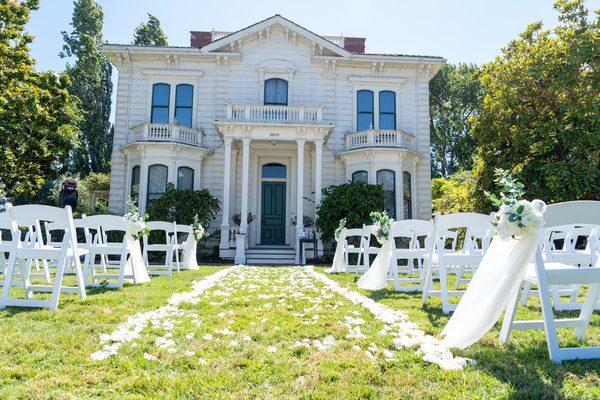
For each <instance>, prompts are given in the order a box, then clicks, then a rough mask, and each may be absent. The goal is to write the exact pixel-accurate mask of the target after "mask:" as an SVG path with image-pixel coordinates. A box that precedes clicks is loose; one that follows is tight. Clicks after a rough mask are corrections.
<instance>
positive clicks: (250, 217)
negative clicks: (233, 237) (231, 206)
mask: <svg viewBox="0 0 600 400" xmlns="http://www.w3.org/2000/svg"><path fill="white" fill-rule="evenodd" d="M255 218H256V216H255V215H254V214H253V213H252V212H251V211H249V212H248V215H247V216H246V220H247V221H246V222H247V223H248V225H250V224H251V223H252V222H254V219H255ZM231 221H232V222H233V223H234V225H237V226H240V225H241V224H242V214H241V213H235V214H233V217H231Z"/></svg>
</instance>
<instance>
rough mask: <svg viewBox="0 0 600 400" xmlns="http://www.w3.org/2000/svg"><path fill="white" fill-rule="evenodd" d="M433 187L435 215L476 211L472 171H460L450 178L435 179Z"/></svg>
mask: <svg viewBox="0 0 600 400" xmlns="http://www.w3.org/2000/svg"><path fill="white" fill-rule="evenodd" d="M431 186H432V187H431V196H432V206H433V212H434V213H436V212H439V213H441V214H451V213H455V212H472V211H475V203H474V197H475V179H474V178H473V177H472V176H471V172H470V171H459V172H457V173H455V174H454V175H451V176H450V177H448V178H435V179H433V180H432V181H431Z"/></svg>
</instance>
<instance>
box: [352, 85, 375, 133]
mask: <svg viewBox="0 0 600 400" xmlns="http://www.w3.org/2000/svg"><path fill="white" fill-rule="evenodd" d="M373 107H374V106H373V92H372V91H370V90H359V91H358V92H357V93H356V113H357V114H356V130H357V131H358V132H360V131H364V130H367V129H372V128H373V126H374V125H373Z"/></svg>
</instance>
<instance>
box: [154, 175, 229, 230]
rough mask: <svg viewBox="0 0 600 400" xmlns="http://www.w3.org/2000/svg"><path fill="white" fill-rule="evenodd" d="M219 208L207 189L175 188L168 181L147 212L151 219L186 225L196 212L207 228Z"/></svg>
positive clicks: (190, 222)
mask: <svg viewBox="0 0 600 400" xmlns="http://www.w3.org/2000/svg"><path fill="white" fill-rule="evenodd" d="M220 209H221V207H220V205H219V200H217V199H216V198H215V197H213V195H211V194H210V192H209V191H208V190H207V189H202V190H177V189H175V186H174V185H173V184H172V183H169V184H167V189H166V191H165V194H163V195H162V196H161V197H160V198H159V199H158V200H157V201H156V202H155V203H154V204H152V205H151V206H150V207H149V208H148V210H147V212H148V215H149V216H150V220H151V221H152V220H154V221H176V222H177V223H178V224H186V225H191V224H192V222H194V215H196V214H198V220H199V221H200V223H201V224H202V226H204V228H205V229H208V226H209V224H210V222H211V221H212V220H213V219H215V216H216V215H217V213H218V212H219V210H220Z"/></svg>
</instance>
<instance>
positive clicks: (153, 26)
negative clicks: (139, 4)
mask: <svg viewBox="0 0 600 400" xmlns="http://www.w3.org/2000/svg"><path fill="white" fill-rule="evenodd" d="M133 44H135V45H138V46H157V47H161V46H168V45H169V43H168V42H167V35H165V33H164V32H163V30H162V28H161V27H160V21H159V20H158V18H156V17H155V16H154V15H152V14H150V13H148V22H146V23H143V22H142V23H141V24H139V25H138V26H137V28H135V32H134V33H133Z"/></svg>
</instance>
